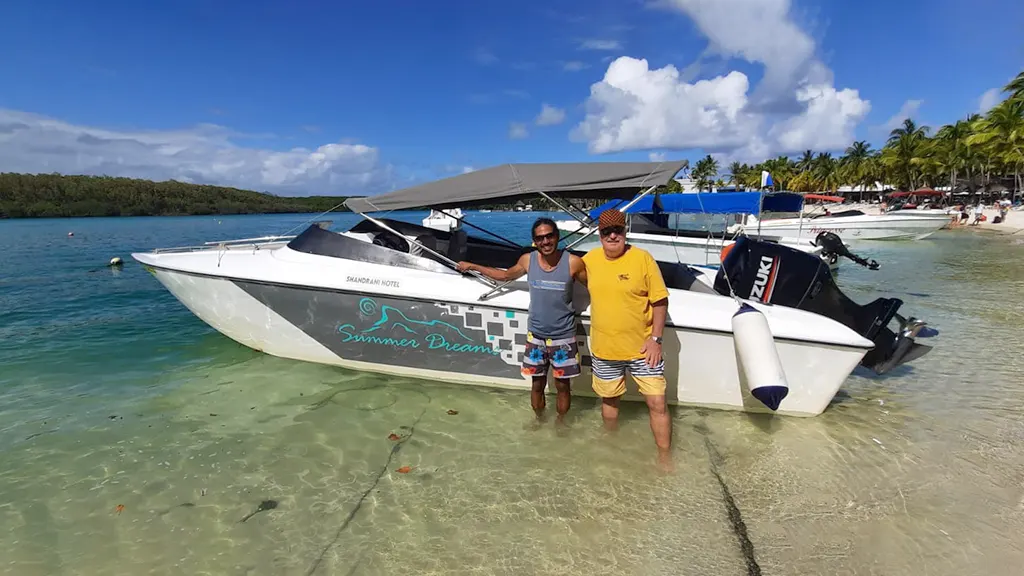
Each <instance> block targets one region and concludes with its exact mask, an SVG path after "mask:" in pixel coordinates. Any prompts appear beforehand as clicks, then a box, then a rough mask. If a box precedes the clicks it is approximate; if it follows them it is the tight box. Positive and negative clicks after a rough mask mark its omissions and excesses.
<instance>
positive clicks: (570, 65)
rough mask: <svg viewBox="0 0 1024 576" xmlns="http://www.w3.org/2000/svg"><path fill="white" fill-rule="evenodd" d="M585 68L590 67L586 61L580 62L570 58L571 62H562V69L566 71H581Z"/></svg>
mask: <svg viewBox="0 0 1024 576" xmlns="http://www.w3.org/2000/svg"><path fill="white" fill-rule="evenodd" d="M584 68H589V66H587V64H586V63H584V62H580V61H579V60H570V61H569V62H562V70H565V71H566V72H579V71H580V70H583V69H584Z"/></svg>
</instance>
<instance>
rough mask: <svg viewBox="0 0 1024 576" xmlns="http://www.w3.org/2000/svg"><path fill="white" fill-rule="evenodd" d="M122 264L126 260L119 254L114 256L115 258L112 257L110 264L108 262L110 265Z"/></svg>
mask: <svg viewBox="0 0 1024 576" xmlns="http://www.w3.org/2000/svg"><path fill="white" fill-rule="evenodd" d="M122 264H124V262H122V261H121V258H120V257H118V256H114V257H113V258H111V259H110V264H108V266H120V265H122Z"/></svg>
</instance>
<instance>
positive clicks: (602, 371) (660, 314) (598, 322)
mask: <svg viewBox="0 0 1024 576" xmlns="http://www.w3.org/2000/svg"><path fill="white" fill-rule="evenodd" d="M598 233H599V234H600V237H601V247H600V248H595V249H593V250H591V251H590V252H588V253H587V254H586V255H585V256H584V257H583V262H584V264H585V265H586V268H587V287H588V290H589V291H590V354H591V358H592V365H591V371H592V372H593V387H594V392H596V393H597V395H598V396H600V397H601V399H602V405H601V415H602V416H603V417H604V420H605V423H606V424H608V425H609V426H610V427H613V426H614V425H615V423H616V421H617V419H618V416H619V400H620V399H621V398H622V395H623V394H625V393H626V372H627V371H628V372H629V373H630V375H631V376H632V377H633V380H635V381H636V383H637V387H638V388H639V389H640V393H641V394H643V396H644V399H645V400H646V401H647V408H648V412H649V413H650V419H651V432H653V434H654V442H655V443H656V444H657V445H658V449H659V450H660V451H661V453H662V455H666V456H667V454H668V450H669V447H670V444H671V437H672V424H671V420H670V418H669V414H668V408H667V406H666V402H665V388H666V385H665V384H666V383H665V361H664V359H663V358H662V356H661V342H662V336H663V334H664V331H665V319H666V317H667V315H668V290H667V289H666V288H665V281H664V279H663V278H662V277H661V270H660V269H658V263H657V262H656V261H655V260H654V257H653V256H651V255H650V253H648V252H647V251H645V250H642V249H640V248H637V247H636V246H629V245H628V244H626V216H625V215H624V214H623V213H622V212H619V211H618V210H605V211H604V212H602V213H601V215H600V216H599V217H598Z"/></svg>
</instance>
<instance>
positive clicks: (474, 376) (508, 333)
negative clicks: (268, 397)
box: [133, 255, 870, 416]
mask: <svg viewBox="0 0 1024 576" xmlns="http://www.w3.org/2000/svg"><path fill="white" fill-rule="evenodd" d="M133 256H134V257H135V258H136V259H137V260H139V261H141V262H143V263H144V264H147V269H149V270H150V271H151V272H152V273H153V274H154V275H155V277H156V278H157V280H159V281H160V283H161V284H163V285H164V286H165V287H166V288H167V289H168V290H169V291H170V292H171V293H172V294H173V295H174V296H175V297H176V298H177V299H178V300H179V301H181V302H182V304H184V305H185V306H186V307H187V308H188V309H189V310H190V311H192V313H193V314H195V315H196V316H197V317H198V318H200V319H201V320H203V321H204V322H206V323H207V324H209V325H210V326H211V327H213V328H214V329H216V330H217V331H218V332H220V333H222V334H224V335H225V336H227V337H228V338H231V339H233V340H235V341H236V342H239V343H241V344H243V345H245V346H248V347H250V348H252V349H254V350H258V351H261V352H264V353H267V354H270V355H273V356H278V357H282V358H289V359H293V360H299V361H305V362H313V363H319V364H328V365H335V366H340V367H344V368H350V369H355V370H363V371H369V372H376V373H381V374H389V375H397V376H407V377H415V378H420V379H425V380H436V381H444V382H452V383H459V384H470V385H478V386H491V387H499V388H511V389H518V390H528V389H529V388H530V380H529V378H527V377H525V376H523V375H522V374H521V373H520V364H521V361H522V354H523V350H524V343H525V337H526V320H527V318H526V316H527V315H526V310H525V309H522V308H518V309H516V308H510V307H505V306H500V305H496V306H489V305H479V304H459V303H452V302H441V301H438V300H432V299H424V298H411V297H402V296H396V295H388V294H383V293H381V292H380V291H376V293H368V292H363V291H357V290H345V289H336V288H334V289H332V288H323V287H309V286H301V285H292V284H279V283H270V282H266V281H253V280H250V279H238V278H230V277H224V276H217V275H211V274H203V273H195V272H194V271H182V270H174V269H169V268H164V267H159V266H157V265H155V263H154V262H155V260H156V259H155V258H152V257H147V256H146V255H133ZM673 292H675V291H673ZM693 296H695V297H696V296H700V297H706V298H719V297H714V296H708V295H703V294H694V295H693ZM587 304H589V303H587ZM769 308H770V307H769ZM767 311H768V313H771V310H767ZM795 312H800V311H795ZM589 326H590V324H589V317H586V316H583V317H581V318H580V322H579V324H578V329H579V336H578V337H579V343H580V354H581V362H582V364H583V366H584V370H583V374H582V375H581V376H580V377H578V378H576V379H574V381H573V393H574V394H575V395H580V396H593V395H594V394H593V392H592V390H591V386H590V370H589V364H590V357H589V348H588V342H589ZM776 346H777V349H778V353H779V357H780V358H781V361H782V364H783V366H784V368H785V371H786V376H787V378H788V381H789V385H790V394H789V396H788V397H787V398H786V399H785V400H784V401H783V403H782V405H781V406H780V407H779V410H778V411H777V413H778V414H783V415H792V416H815V415H817V414H820V413H821V412H822V411H823V410H824V409H825V408H826V407H827V406H828V405H829V403H830V402H831V401H832V399H833V398H834V396H835V394H836V392H837V391H838V390H839V388H840V387H841V386H842V384H843V382H844V381H845V379H846V377H847V375H849V374H850V372H851V371H852V370H853V369H854V368H855V367H856V365H857V364H858V362H859V361H860V360H861V359H862V358H863V357H864V355H865V353H866V352H867V348H869V347H870V346H868V347H862V346H850V345H841V344H823V343H820V342H803V341H799V340H787V339H781V338H776ZM663 354H664V356H665V358H666V378H667V380H668V382H669V385H668V390H667V394H666V396H667V400H668V402H669V403H671V404H677V405H693V406H704V407H710V408H718V409H727V410H742V411H749V412H770V411H769V410H768V409H767V408H766V407H765V406H764V405H763V404H761V403H760V402H758V401H757V400H756V399H754V398H753V397H752V396H751V395H750V391H749V388H748V386H747V384H746V382H745V379H744V377H743V376H742V371H741V370H740V369H739V366H738V363H737V359H736V352H735V347H734V343H733V337H732V334H731V333H729V332H724V331H715V330H707V329H701V328H699V327H695V328H684V327H679V326H668V327H666V331H665V344H664V348H663ZM626 399H628V400H641V399H642V397H641V396H639V394H638V393H637V391H636V388H635V384H634V383H632V382H629V384H628V392H627V395H626Z"/></svg>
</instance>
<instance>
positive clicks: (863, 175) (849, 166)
mask: <svg viewBox="0 0 1024 576" xmlns="http://www.w3.org/2000/svg"><path fill="white" fill-rule="evenodd" d="M873 154H874V152H873V151H872V150H871V145H870V144H868V143H867V142H866V141H864V140H858V141H856V142H854V143H853V144H851V145H850V146H849V147H848V148H847V149H846V155H845V156H843V158H842V160H840V169H841V171H842V178H843V180H845V181H846V182H849V183H850V184H851V185H854V186H857V185H859V186H861V191H864V190H867V186H868V184H874V183H875V174H874V166H872V163H871V162H870V160H871V156H872V155H873Z"/></svg>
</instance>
